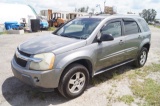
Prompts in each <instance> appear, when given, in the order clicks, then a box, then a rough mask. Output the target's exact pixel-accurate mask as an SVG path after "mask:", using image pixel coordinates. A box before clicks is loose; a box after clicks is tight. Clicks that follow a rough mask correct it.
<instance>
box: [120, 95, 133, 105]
mask: <svg viewBox="0 0 160 106" xmlns="http://www.w3.org/2000/svg"><path fill="white" fill-rule="evenodd" d="M118 100H119V101H122V102H124V103H126V104H131V103H132V102H134V98H133V96H131V95H124V96H122V97H119V98H118Z"/></svg>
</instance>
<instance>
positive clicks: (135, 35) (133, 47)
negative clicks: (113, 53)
mask: <svg viewBox="0 0 160 106" xmlns="http://www.w3.org/2000/svg"><path fill="white" fill-rule="evenodd" d="M123 25H124V35H125V49H126V56H125V59H126V60H129V59H135V58H136V56H137V53H138V50H139V45H140V42H141V40H142V39H141V36H142V35H141V34H142V33H141V30H140V27H139V26H138V24H137V22H136V21H135V20H134V19H130V18H124V19H123Z"/></svg>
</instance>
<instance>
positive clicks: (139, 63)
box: [134, 47, 148, 68]
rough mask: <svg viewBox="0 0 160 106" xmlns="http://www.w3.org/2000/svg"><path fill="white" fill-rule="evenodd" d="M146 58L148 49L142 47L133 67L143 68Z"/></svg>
mask: <svg viewBox="0 0 160 106" xmlns="http://www.w3.org/2000/svg"><path fill="white" fill-rule="evenodd" d="M147 57H148V49H147V48H145V47H142V49H141V51H140V53H139V55H138V57H137V60H136V61H135V62H134V66H135V67H137V68H140V67H143V66H144V65H145V63H146V61H147Z"/></svg>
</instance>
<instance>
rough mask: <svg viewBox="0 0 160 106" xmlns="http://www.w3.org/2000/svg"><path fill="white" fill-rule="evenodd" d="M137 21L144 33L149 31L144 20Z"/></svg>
mask: <svg viewBox="0 0 160 106" xmlns="http://www.w3.org/2000/svg"><path fill="white" fill-rule="evenodd" d="M138 21H139V23H140V24H141V26H142V28H143V30H144V32H147V31H149V27H148V24H147V23H146V21H145V20H143V19H139V20H138Z"/></svg>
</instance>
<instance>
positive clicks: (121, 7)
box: [0, 0, 160, 19]
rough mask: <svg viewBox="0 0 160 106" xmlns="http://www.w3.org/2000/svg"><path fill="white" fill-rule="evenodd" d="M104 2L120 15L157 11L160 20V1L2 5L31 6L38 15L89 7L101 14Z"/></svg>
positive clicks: (50, 0)
mask: <svg viewBox="0 0 160 106" xmlns="http://www.w3.org/2000/svg"><path fill="white" fill-rule="evenodd" d="M104 1H105V5H106V6H114V8H115V9H116V10H117V12H118V13H119V14H126V13H127V12H133V13H135V14H139V13H140V12H142V10H143V9H152V8H153V9H155V10H156V11H157V17H156V18H159V19H160V0H0V2H2V3H20V4H30V5H31V6H32V7H33V8H34V9H35V10H36V11H37V13H39V12H40V10H47V9H52V10H53V11H74V10H75V8H80V7H83V6H89V8H90V10H89V11H91V9H92V8H94V9H95V12H100V8H99V7H96V5H98V4H99V5H100V6H101V9H102V10H104Z"/></svg>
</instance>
